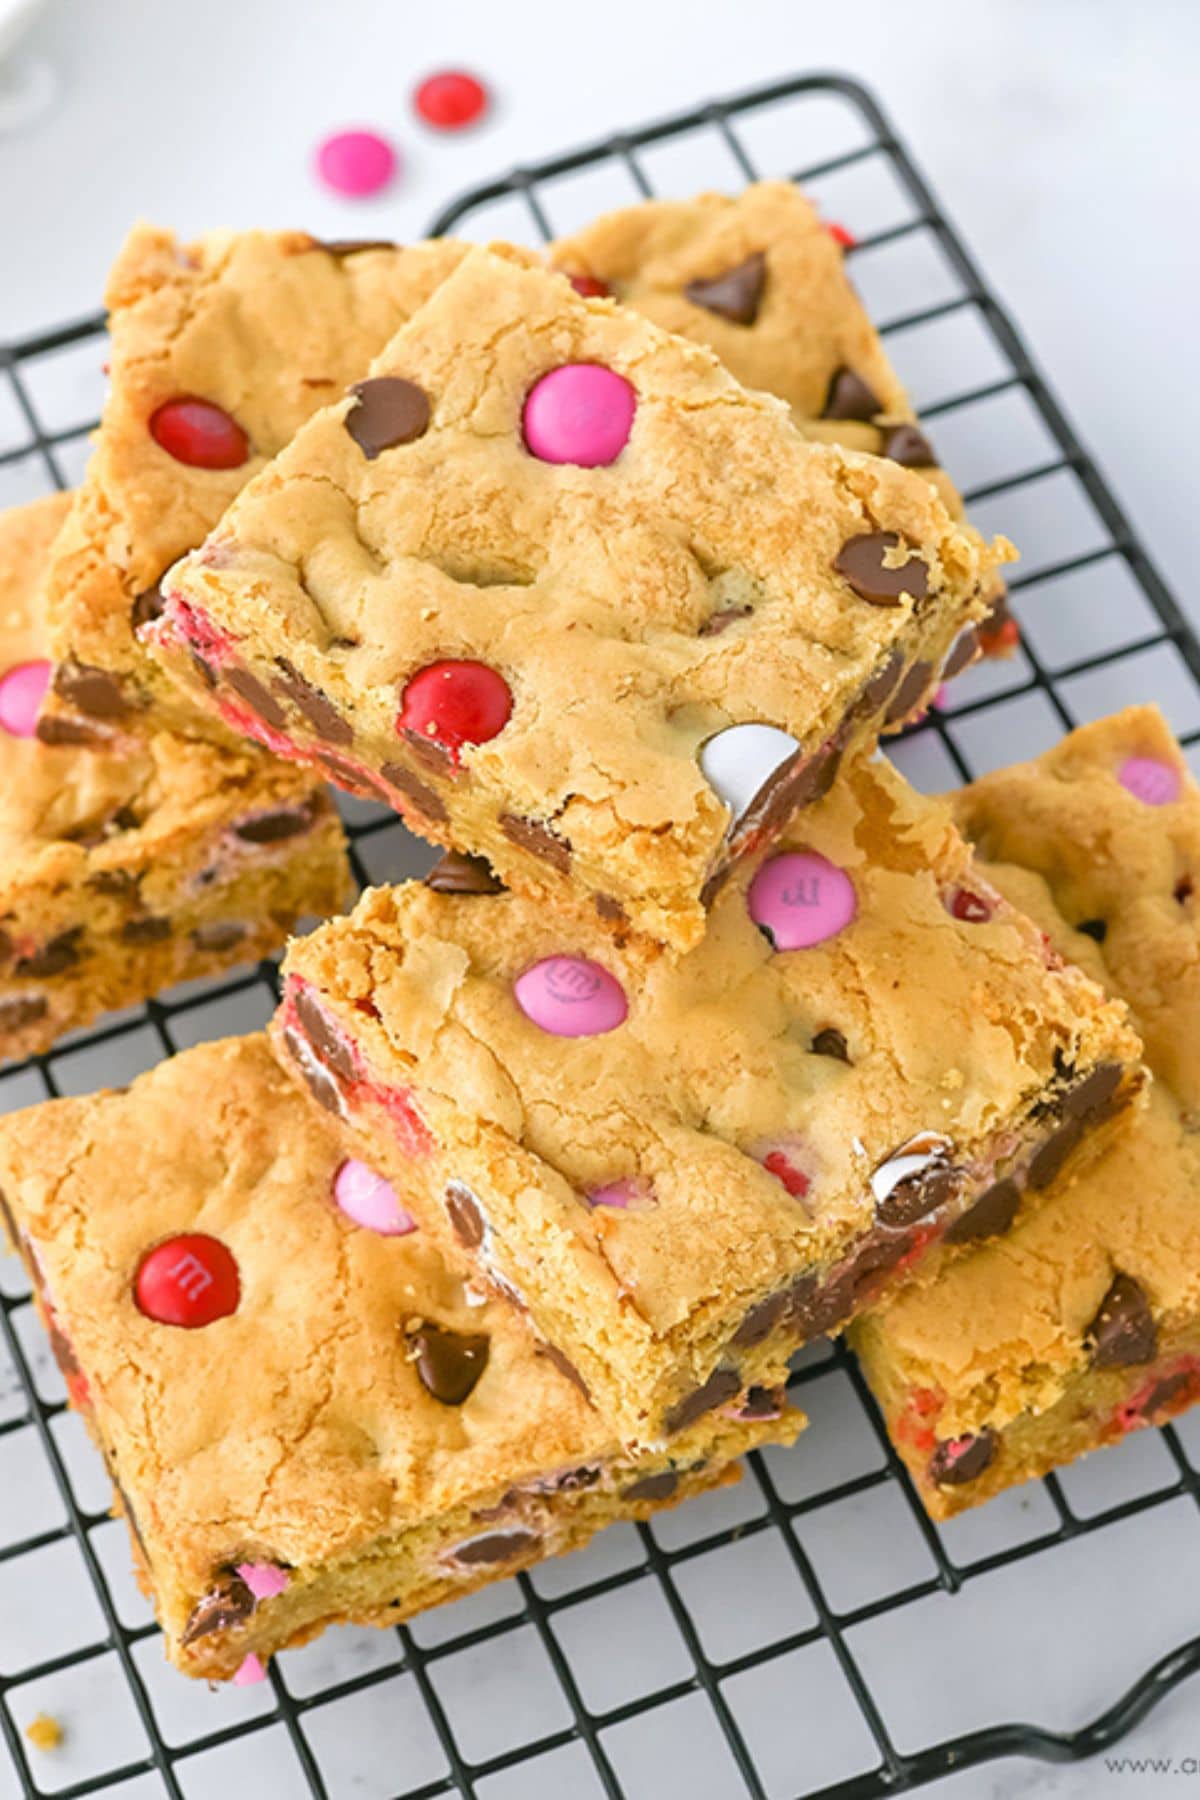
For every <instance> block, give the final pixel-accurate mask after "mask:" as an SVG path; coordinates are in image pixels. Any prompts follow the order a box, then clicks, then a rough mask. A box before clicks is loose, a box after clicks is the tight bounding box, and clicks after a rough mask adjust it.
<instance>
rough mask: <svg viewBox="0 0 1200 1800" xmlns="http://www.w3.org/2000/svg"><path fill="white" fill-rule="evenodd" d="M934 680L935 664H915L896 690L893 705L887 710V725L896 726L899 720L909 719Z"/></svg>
mask: <svg viewBox="0 0 1200 1800" xmlns="http://www.w3.org/2000/svg"><path fill="white" fill-rule="evenodd" d="M932 680H933V664H932V663H928V662H915V663H913V665H912V667H911V668H910V669H909V670H908V671H907V673H906V674H905V676H904V679H903V680H902V681H901V683H900V686H899V687H898V688H897V689H896V693H895V696H894V698H893V700H892V703H891V705H890V706H889V707H888V709H887V714H886V718H887V723H888V724H889V725H894V724H895V723H896V721H897V720H898V719H907V717H908V715H909V713H910V712H912V711H913V710H914V709H915V707H916V705H917V702H918V701H919V700H920V698H921V696H922V695H923V694H924V693H926V692H927V691H928V688H929V684H930V682H931V681H932Z"/></svg>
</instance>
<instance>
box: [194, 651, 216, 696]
mask: <svg viewBox="0 0 1200 1800" xmlns="http://www.w3.org/2000/svg"><path fill="white" fill-rule="evenodd" d="M187 653H188V660H189V661H190V663H191V665H192V668H193V669H194V670H195V671H196V674H197V675H198V676H199V677H200V680H201V681H202V682H203V683H204V686H205V687H206V688H215V687H216V685H217V682H218V680H219V676H218V675H217V671H216V670H215V669H214V668H213V665H212V664H211V663H210V662H206V661H205V660H204V658H203V657H202V656H201V654H200V652H199V651H198V650H197V649H196V647H195V645H194V644H189V645H188V647H187Z"/></svg>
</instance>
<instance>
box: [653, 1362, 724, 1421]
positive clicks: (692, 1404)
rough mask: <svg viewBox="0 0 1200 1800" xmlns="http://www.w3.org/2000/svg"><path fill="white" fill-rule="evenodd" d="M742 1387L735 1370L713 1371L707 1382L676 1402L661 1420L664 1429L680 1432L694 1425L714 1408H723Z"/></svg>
mask: <svg viewBox="0 0 1200 1800" xmlns="http://www.w3.org/2000/svg"><path fill="white" fill-rule="evenodd" d="M741 1385H742V1378H741V1375H740V1374H739V1373H738V1371H737V1370H736V1369H714V1370H713V1372H712V1374H711V1375H710V1376H709V1378H708V1380H707V1381H705V1382H702V1383H701V1385H700V1386H699V1387H698V1388H693V1389H692V1392H691V1393H690V1394H685V1395H684V1396H683V1399H682V1400H677V1401H676V1402H675V1404H674V1406H673V1407H672V1408H671V1409H670V1411H669V1412H668V1413H667V1416H666V1418H665V1419H664V1420H663V1426H664V1429H665V1430H666V1431H668V1432H673V1431H682V1430H683V1429H684V1427H685V1426H687V1425H694V1424H695V1422H696V1420H697V1419H701V1418H703V1417H704V1414H705V1413H708V1412H712V1410H713V1409H714V1407H717V1406H723V1405H724V1404H725V1402H726V1400H732V1399H733V1397H734V1395H735V1394H736V1393H738V1392H739V1390H740V1389H741Z"/></svg>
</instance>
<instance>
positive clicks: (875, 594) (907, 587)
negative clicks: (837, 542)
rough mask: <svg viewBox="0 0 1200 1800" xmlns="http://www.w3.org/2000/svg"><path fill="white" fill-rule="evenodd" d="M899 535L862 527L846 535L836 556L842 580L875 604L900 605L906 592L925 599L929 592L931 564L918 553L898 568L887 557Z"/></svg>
mask: <svg viewBox="0 0 1200 1800" xmlns="http://www.w3.org/2000/svg"><path fill="white" fill-rule="evenodd" d="M899 545H900V538H899V536H898V534H897V533H896V532H894V531H863V532H859V533H858V535H857V536H856V537H852V538H847V539H846V542H845V543H844V544H843V545H842V547H841V549H840V550H839V551H838V553H837V555H836V556H835V557H834V559H833V566H834V569H835V570H836V571H837V573H838V574H839V575H840V576H841V577H842V580H843V581H845V582H846V583H847V585H848V586H850V587H851V588H853V589H854V592H855V593H856V594H857V595H858V597H859V599H860V600H866V601H868V602H869V603H870V605H872V606H899V605H900V602H901V601H902V600H903V599H904V598H905V597H906V596H907V597H908V598H910V599H913V600H924V598H925V596H926V594H927V593H928V592H929V565H928V563H926V562H923V561H922V559H921V558H920V557H919V556H910V557H909V558H908V560H907V561H906V562H904V563H901V564H900V566H899V567H898V568H892V567H890V566H889V564H888V562H887V561H885V558H887V557H888V556H889V555H890V553H891V552H893V551H894V550H896V549H898V548H899Z"/></svg>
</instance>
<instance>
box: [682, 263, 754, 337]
mask: <svg viewBox="0 0 1200 1800" xmlns="http://www.w3.org/2000/svg"><path fill="white" fill-rule="evenodd" d="M766 284H767V259H766V257H765V255H764V254H763V252H762V251H761V250H758V251H756V252H755V253H754V255H753V256H748V257H747V258H746V260H745V262H740V263H737V264H736V265H735V266H734V267H733V268H732V269H725V270H724V271H723V272H722V273H721V274H720V275H710V276H708V277H707V279H705V280H703V281H689V282H688V284H687V286H686V287H685V288H684V290H683V291H684V293H685V294H686V295H687V298H688V299H689V300H690V301H691V302H692V305H693V306H702V307H703V308H704V310H705V312H711V313H716V314H717V315H718V316H719V317H720V318H722V319H728V320H730V322H731V323H732V324H734V325H753V324H754V321H755V320H756V319H757V318H758V309H759V307H760V306H761V305H762V297H763V289H764V288H765V287H766Z"/></svg>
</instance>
